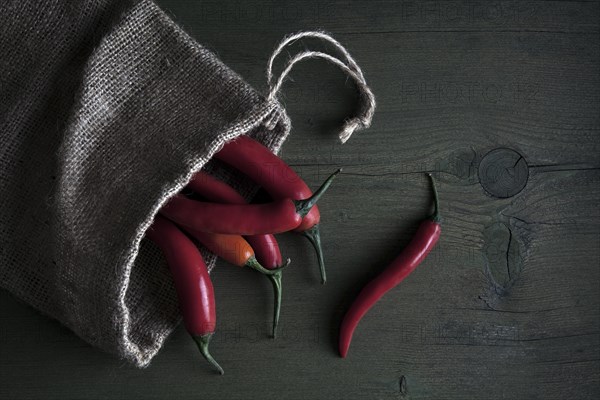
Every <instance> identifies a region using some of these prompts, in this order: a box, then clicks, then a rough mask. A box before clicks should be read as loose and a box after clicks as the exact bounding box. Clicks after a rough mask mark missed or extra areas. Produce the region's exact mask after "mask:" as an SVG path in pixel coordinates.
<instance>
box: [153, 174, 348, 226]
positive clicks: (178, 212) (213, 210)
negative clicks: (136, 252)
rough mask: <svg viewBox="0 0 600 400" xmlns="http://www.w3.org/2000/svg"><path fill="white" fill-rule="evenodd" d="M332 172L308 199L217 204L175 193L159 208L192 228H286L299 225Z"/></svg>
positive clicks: (327, 185) (316, 199) (329, 179)
mask: <svg viewBox="0 0 600 400" xmlns="http://www.w3.org/2000/svg"><path fill="white" fill-rule="evenodd" d="M338 172H339V171H337V172H335V173H334V174H332V175H331V176H330V177H329V178H327V180H326V181H325V182H324V183H323V184H322V185H321V187H320V188H319V189H317V191H316V192H315V194H314V195H313V196H312V197H310V198H308V199H306V200H291V199H283V200H276V201H274V202H273V203H267V204H217V203H208V202H201V201H196V200H190V199H188V198H186V197H185V196H182V195H175V196H174V197H173V198H171V199H170V200H169V202H168V203H167V204H165V205H164V206H163V207H162V209H161V210H160V212H161V214H163V215H165V216H166V217H167V218H169V219H171V220H172V221H174V222H176V223H178V224H179V225H182V226H186V227H189V228H192V229H196V230H199V231H206V232H214V233H225V234H229V235H257V234H265V233H280V232H287V231H290V230H292V229H294V228H296V227H297V226H298V225H299V224H300V223H301V222H302V217H303V216H304V215H306V214H308V212H309V211H310V210H311V208H312V207H313V206H314V205H315V204H316V202H317V201H318V200H319V198H320V197H321V196H322V195H323V194H324V193H325V191H326V190H327V189H328V188H329V186H330V185H331V182H332V181H333V178H335V176H336V175H337V173H338Z"/></svg>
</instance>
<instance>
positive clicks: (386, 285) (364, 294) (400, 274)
mask: <svg viewBox="0 0 600 400" xmlns="http://www.w3.org/2000/svg"><path fill="white" fill-rule="evenodd" d="M428 176H429V178H430V179H431V184H432V186H433V194H434V204H435V209H434V213H433V215H432V216H431V217H430V218H428V219H427V220H425V221H423V222H422V223H421V225H420V226H419V229H418V230H417V233H416V234H415V236H414V237H413V239H412V240H411V241H410V243H409V244H408V246H406V248H405V249H404V250H403V251H402V253H400V255H399V256H398V257H397V258H396V259H395V260H394V261H392V263H391V264H390V265H389V266H388V267H387V268H386V269H385V270H384V271H383V272H382V273H381V274H380V275H379V276H377V277H376V278H375V279H373V280H372V281H371V282H369V283H368V284H367V285H366V286H365V287H364V288H363V289H362V291H361V292H360V294H359V295H358V297H357V298H356V299H355V300H354V303H352V306H351V307H350V309H349V310H348V312H347V313H346V315H345V316H344V319H343V321H342V325H341V328H340V342H339V351H340V355H341V356H342V357H346V354H347V353H348V348H349V347H350V341H351V340H352V334H353V333H354V330H355V329H356V327H357V325H358V323H359V322H360V320H361V318H362V317H363V316H364V315H365V314H366V313H367V311H369V309H370V308H371V307H373V305H374V304H375V303H376V302H377V301H378V300H379V299H380V298H381V297H382V296H383V295H384V294H385V293H387V292H388V291H389V290H390V289H392V288H393V287H395V286H396V285H398V284H399V283H400V282H402V281H403V280H404V278H406V277H407V276H408V275H409V274H410V273H411V272H412V271H414V270H415V268H417V266H418V265H419V264H420V263H421V262H422V261H423V260H424V259H425V257H427V254H429V252H430V251H431V249H432V248H433V247H434V246H435V244H436V243H437V241H438V239H439V237H440V234H441V232H442V228H441V225H440V222H441V218H440V215H439V202H438V194H437V189H436V187H435V182H434V181H433V177H432V176H431V174H428Z"/></svg>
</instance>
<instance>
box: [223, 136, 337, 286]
mask: <svg viewBox="0 0 600 400" xmlns="http://www.w3.org/2000/svg"><path fill="white" fill-rule="evenodd" d="M215 158H217V159H219V160H221V161H223V162H225V163H227V164H229V165H231V166H232V167H234V168H236V169H238V170H240V171H242V172H243V173H244V174H246V175H247V176H248V177H249V178H250V179H252V180H253V181H254V182H256V183H257V184H259V185H260V186H262V187H263V188H264V189H265V190H266V191H267V192H268V193H269V194H270V195H271V197H272V198H273V199H284V198H290V199H293V200H304V199H307V198H309V197H310V196H312V191H311V190H310V188H309V187H308V185H306V183H305V182H304V181H303V180H302V178H300V177H299V176H298V174H296V172H294V170H293V169H292V168H290V166H289V165H287V164H286V163H285V162H284V161H283V160H282V159H281V158H279V157H277V156H276V155H275V154H273V153H271V151H270V150H269V149H267V148H266V147H265V146H263V145H262V144H260V143H259V142H257V141H256V140H254V139H252V138H250V137H248V136H245V135H243V136H239V137H237V138H236V139H235V140H233V141H231V142H229V143H227V144H226V145H225V146H223V149H221V151H219V152H218V153H216V154H215ZM320 220H321V215H320V213H319V209H318V207H313V209H312V210H310V212H309V213H308V214H307V215H306V216H304V217H303V219H302V223H300V225H298V226H297V227H296V228H295V229H294V231H295V232H299V233H302V235H304V236H305V237H306V238H307V239H308V240H309V241H310V243H311V244H312V245H313V247H314V248H315V251H316V252H317V259H318V261H319V268H320V271H321V282H322V283H325V282H326V280H327V276H326V273H325V261H324V259H323V250H322V248H321V236H320V233H319V225H318V224H319V222H320Z"/></svg>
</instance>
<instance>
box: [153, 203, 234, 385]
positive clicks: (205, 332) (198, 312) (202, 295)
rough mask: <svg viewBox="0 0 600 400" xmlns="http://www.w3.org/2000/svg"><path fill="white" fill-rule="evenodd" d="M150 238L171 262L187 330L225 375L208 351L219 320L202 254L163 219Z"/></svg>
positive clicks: (205, 354)
mask: <svg viewBox="0 0 600 400" xmlns="http://www.w3.org/2000/svg"><path fill="white" fill-rule="evenodd" d="M146 236H147V237H148V238H149V239H150V240H151V241H152V242H154V243H155V244H156V245H157V246H158V247H159V248H160V249H161V250H162V252H163V254H164V256H165V258H166V259H167V263H168V264H169V269H170V270H171V274H172V276H173V282H174V283H175V290H176V292H177V297H178V299H179V308H180V309H181V314H182V317H183V323H184V325H185V328H186V330H187V331H188V332H189V334H190V335H191V336H192V338H193V339H194V341H195V342H196V344H197V345H198V349H199V350H200V352H201V353H202V355H203V356H204V358H206V359H207V360H208V361H209V362H210V363H211V364H212V365H213V367H215V369H217V371H219V373H220V374H221V375H222V374H223V373H224V371H223V368H221V366H220V365H219V364H218V363H217V362H216V361H215V359H214V358H213V357H212V356H211V355H210V352H209V351H208V345H209V343H210V339H211V338H212V336H213V334H214V332H215V327H216V324H217V318H216V311H215V295H214V289H213V285H212V282H211V280H210V276H209V275H208V269H207V268H206V264H205V263H204V260H203V259H202V255H201V254H200V251H199V250H198V248H197V247H196V245H195V244H194V243H192V241H191V240H190V239H189V238H188V237H187V236H186V235H185V234H184V233H183V232H181V231H180V230H179V228H177V226H175V224H173V223H172V222H171V221H169V220H167V219H166V218H164V217H161V216H160V215H157V216H156V218H155V219H154V222H153V223H152V225H151V226H150V228H148V230H147V231H146Z"/></svg>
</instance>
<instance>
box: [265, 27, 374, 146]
mask: <svg viewBox="0 0 600 400" xmlns="http://www.w3.org/2000/svg"><path fill="white" fill-rule="evenodd" d="M304 37H310V38H318V39H322V40H324V41H326V42H328V43H330V44H332V45H333V47H335V48H336V49H337V50H338V51H339V52H340V53H342V56H343V57H342V59H340V58H338V57H334V56H332V55H330V54H327V53H323V52H321V51H308V50H307V51H302V52H300V53H298V54H296V55H295V56H294V57H292V58H290V59H289V60H288V61H287V63H286V64H285V68H284V69H283V70H282V72H281V74H280V75H279V77H278V78H277V81H275V83H273V61H274V60H275V58H276V57H277V56H278V55H279V54H280V53H281V51H282V50H283V49H284V47H286V46H287V45H289V44H291V43H293V42H295V41H296V40H298V39H301V38H304ZM314 58H321V59H324V60H326V61H329V62H330V63H332V64H333V65H335V66H337V67H338V68H340V69H341V70H342V71H344V72H345V73H346V74H347V75H348V76H350V77H351V78H352V79H353V80H354V82H355V83H356V87H357V89H358V91H359V94H360V99H359V101H360V104H359V111H358V115H356V116H354V117H352V118H349V119H346V121H345V122H344V125H343V127H342V130H341V132H340V133H339V138H340V141H341V142H342V143H346V141H347V140H348V139H349V138H350V136H352V134H353V133H354V131H357V130H360V129H365V128H368V127H369V126H371V121H372V119H373V114H374V113H375V106H376V104H375V96H374V95H373V92H371V89H370V88H369V85H367V81H366V80H365V77H364V75H363V73H362V70H361V69H360V67H359V66H358V64H357V63H356V61H355V60H354V58H352V56H351V55H350V53H348V51H347V50H346V49H345V48H344V46H342V45H341V44H340V43H339V42H338V41H337V40H335V39H334V38H332V37H331V36H330V35H329V34H327V33H325V32H320V31H307V32H299V33H296V34H293V35H290V36H288V37H286V38H285V39H284V40H283V41H281V43H279V45H278V46H277V47H276V48H275V50H274V51H273V54H272V55H271V58H269V63H268V66H267V84H268V85H269V95H268V99H269V100H275V98H276V96H277V93H278V92H279V90H280V89H281V86H282V85H283V82H284V79H285V78H286V76H287V75H288V74H289V73H290V71H291V70H292V68H293V67H294V65H295V64H297V63H299V62H300V61H302V60H306V59H314Z"/></svg>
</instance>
